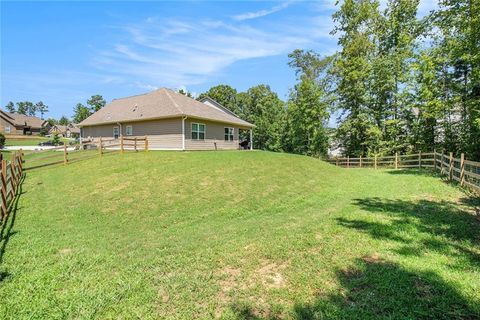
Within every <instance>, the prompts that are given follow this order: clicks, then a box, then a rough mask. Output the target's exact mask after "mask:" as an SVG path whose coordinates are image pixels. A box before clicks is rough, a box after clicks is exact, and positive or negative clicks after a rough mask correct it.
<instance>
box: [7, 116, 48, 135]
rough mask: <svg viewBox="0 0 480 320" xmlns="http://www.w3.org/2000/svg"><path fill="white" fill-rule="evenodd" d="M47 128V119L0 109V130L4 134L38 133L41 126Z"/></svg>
mask: <svg viewBox="0 0 480 320" xmlns="http://www.w3.org/2000/svg"><path fill="white" fill-rule="evenodd" d="M44 127H45V128H47V129H48V128H49V127H50V125H49V124H48V122H47V121H45V120H42V119H40V118H37V117H32V116H26V115H23V114H19V113H11V112H5V111H3V110H0V132H2V133H4V134H24V135H27V134H34V135H36V134H40V130H41V129H42V128H44Z"/></svg>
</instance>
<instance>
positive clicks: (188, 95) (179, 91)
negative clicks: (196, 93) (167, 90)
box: [178, 89, 193, 98]
mask: <svg viewBox="0 0 480 320" xmlns="http://www.w3.org/2000/svg"><path fill="white" fill-rule="evenodd" d="M178 93H180V94H183V95H184V96H187V97H189V98H193V95H192V94H191V93H190V92H188V91H187V90H186V89H179V90H178Z"/></svg>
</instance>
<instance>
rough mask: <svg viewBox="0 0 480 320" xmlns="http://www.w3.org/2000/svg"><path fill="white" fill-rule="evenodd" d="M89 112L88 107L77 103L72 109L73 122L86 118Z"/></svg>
mask: <svg viewBox="0 0 480 320" xmlns="http://www.w3.org/2000/svg"><path fill="white" fill-rule="evenodd" d="M91 114H92V113H91V111H90V108H88V107H86V106H85V105H83V104H82V103H77V105H76V106H75V108H74V109H73V122H75V123H80V122H82V121H83V120H85V119H87V118H88V117H89V116H90V115H91Z"/></svg>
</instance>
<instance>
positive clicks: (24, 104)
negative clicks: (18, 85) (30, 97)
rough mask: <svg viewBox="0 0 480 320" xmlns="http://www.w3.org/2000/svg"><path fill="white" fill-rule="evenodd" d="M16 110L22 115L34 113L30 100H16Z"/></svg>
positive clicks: (33, 106)
mask: <svg viewBox="0 0 480 320" xmlns="http://www.w3.org/2000/svg"><path fill="white" fill-rule="evenodd" d="M17 112H18V113H20V114H23V115H28V116H32V115H35V105H34V104H33V103H32V102H30V101H21V102H17Z"/></svg>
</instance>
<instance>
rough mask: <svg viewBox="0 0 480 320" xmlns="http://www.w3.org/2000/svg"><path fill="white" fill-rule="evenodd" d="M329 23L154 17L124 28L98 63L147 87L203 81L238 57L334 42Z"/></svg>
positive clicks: (315, 19) (237, 59)
mask: <svg viewBox="0 0 480 320" xmlns="http://www.w3.org/2000/svg"><path fill="white" fill-rule="evenodd" d="M327 22H328V23H330V19H325V18H324V17H317V18H309V19H304V20H303V23H302V25H294V24H292V23H290V22H289V23H285V21H278V22H275V23H274V24H271V25H268V28H266V27H263V28H262V29H260V28H254V27H252V26H249V25H247V24H245V22H234V23H226V22H224V21H220V20H211V19H204V20H201V19H200V20H186V19H179V20H175V19H171V18H168V19H159V18H154V17H151V18H148V19H147V20H145V21H143V22H139V23H135V24H130V25H126V26H123V27H121V28H120V30H123V33H120V34H119V35H118V36H119V39H117V40H115V43H112V44H110V48H109V49H107V50H103V51H102V52H99V53H98V54H97V55H96V58H95V60H94V64H95V66H96V67H97V68H99V69H101V70H104V71H105V72H108V73H114V74H118V75H120V76H121V77H123V78H126V79H129V78H132V79H134V80H135V81H138V80H140V81H138V82H137V86H138V87H142V88H147V87H151V88H153V87H159V86H170V87H179V86H188V85H195V84H201V83H204V82H205V81H207V80H208V79H209V78H211V77H213V76H215V75H218V74H219V73H221V72H222V71H223V70H224V69H225V68H226V67H228V66H230V65H231V64H233V63H235V62H237V61H241V60H246V59H252V58H262V57H270V56H275V55H286V54H287V53H289V52H291V51H292V50H293V49H296V48H304V47H311V46H313V45H315V44H316V45H317V46H318V43H319V42H320V41H319V40H321V39H327V38H328V39H330V40H331V39H332V37H331V36H330V35H329V31H330V29H331V28H330V25H327V24H328V23H327ZM326 23H327V24H326ZM326 42H328V41H326ZM330 49H331V48H330ZM132 83H134V81H132Z"/></svg>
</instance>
